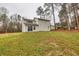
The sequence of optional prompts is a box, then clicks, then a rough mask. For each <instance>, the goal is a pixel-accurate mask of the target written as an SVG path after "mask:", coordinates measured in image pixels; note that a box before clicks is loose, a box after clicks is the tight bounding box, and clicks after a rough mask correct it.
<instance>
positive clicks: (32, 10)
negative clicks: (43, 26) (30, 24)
mask: <svg viewBox="0 0 79 59" xmlns="http://www.w3.org/2000/svg"><path fill="white" fill-rule="evenodd" d="M42 5H43V4H42V3H0V7H5V8H7V9H8V10H9V14H10V15H12V14H15V13H17V14H20V15H21V16H24V17H26V18H33V17H36V16H37V15H36V10H37V8H38V6H42Z"/></svg>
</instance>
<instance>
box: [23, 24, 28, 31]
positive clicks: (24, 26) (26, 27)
mask: <svg viewBox="0 0 79 59" xmlns="http://www.w3.org/2000/svg"><path fill="white" fill-rule="evenodd" d="M22 32H28V26H27V25H25V24H24V23H22Z"/></svg>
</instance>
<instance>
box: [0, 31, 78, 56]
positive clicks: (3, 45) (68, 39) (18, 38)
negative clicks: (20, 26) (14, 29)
mask: <svg viewBox="0 0 79 59" xmlns="http://www.w3.org/2000/svg"><path fill="white" fill-rule="evenodd" d="M0 55H1V56H40V55H41V56H65V55H66V56H72V55H73V56H77V55H79V33H78V32H27V33H7V34H0Z"/></svg>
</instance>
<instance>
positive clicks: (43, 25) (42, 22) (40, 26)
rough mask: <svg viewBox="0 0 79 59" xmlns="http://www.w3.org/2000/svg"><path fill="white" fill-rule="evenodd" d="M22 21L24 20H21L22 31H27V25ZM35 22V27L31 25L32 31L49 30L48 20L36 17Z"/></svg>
mask: <svg viewBox="0 0 79 59" xmlns="http://www.w3.org/2000/svg"><path fill="white" fill-rule="evenodd" d="M24 23H25V22H22V32H28V25H25V24H24ZM26 23H27V22H26ZM36 24H38V26H36V25H35V29H34V26H32V31H34V32H36V31H50V21H45V20H38V19H36Z"/></svg>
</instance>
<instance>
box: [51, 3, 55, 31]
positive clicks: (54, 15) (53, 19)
mask: <svg viewBox="0 0 79 59" xmlns="http://www.w3.org/2000/svg"><path fill="white" fill-rule="evenodd" d="M52 13H53V20H54V27H55V30H56V24H55V14H54V5H53V3H52Z"/></svg>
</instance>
